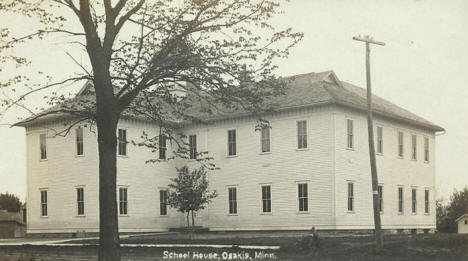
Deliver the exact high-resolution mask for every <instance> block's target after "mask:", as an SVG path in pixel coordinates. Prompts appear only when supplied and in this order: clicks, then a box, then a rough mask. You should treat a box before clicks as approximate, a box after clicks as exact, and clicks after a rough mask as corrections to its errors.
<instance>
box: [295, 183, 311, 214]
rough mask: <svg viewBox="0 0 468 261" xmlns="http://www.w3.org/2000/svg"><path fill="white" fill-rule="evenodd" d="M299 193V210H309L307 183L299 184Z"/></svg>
mask: <svg viewBox="0 0 468 261" xmlns="http://www.w3.org/2000/svg"><path fill="white" fill-rule="evenodd" d="M297 195H298V200H299V212H307V211H309V191H308V188H307V183H299V184H297Z"/></svg>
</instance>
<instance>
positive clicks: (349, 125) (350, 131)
mask: <svg viewBox="0 0 468 261" xmlns="http://www.w3.org/2000/svg"><path fill="white" fill-rule="evenodd" d="M353 125H354V122H353V120H350V119H348V120H346V129H347V136H346V137H347V147H348V149H352V148H354V126H353Z"/></svg>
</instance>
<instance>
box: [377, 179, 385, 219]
mask: <svg viewBox="0 0 468 261" xmlns="http://www.w3.org/2000/svg"><path fill="white" fill-rule="evenodd" d="M377 192H378V195H379V212H380V214H383V213H384V200H383V198H384V197H383V193H384V190H383V184H379V185H378V186H377Z"/></svg>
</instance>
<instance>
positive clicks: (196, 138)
mask: <svg viewBox="0 0 468 261" xmlns="http://www.w3.org/2000/svg"><path fill="white" fill-rule="evenodd" d="M193 135H195V142H196V147H195V148H196V153H195V158H194V159H191V158H190V153H191V148H190V136H193ZM199 137H200V135H199V134H198V132H192V133H189V134H187V144H188V150H189V155H188V159H187V160H189V161H197V159H199V158H198V156H199V155H198V154H199V153H200V150H199V149H198V148H199V142H198V140H199ZM166 147H167V145H166ZM166 156H167V155H166Z"/></svg>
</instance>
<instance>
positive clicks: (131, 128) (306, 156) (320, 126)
mask: <svg viewBox="0 0 468 261" xmlns="http://www.w3.org/2000/svg"><path fill="white" fill-rule="evenodd" d="M290 79H291V80H292V81H291V83H290V84H289V90H288V91H287V92H286V94H285V96H284V97H283V98H282V99H281V103H279V106H278V108H277V109H276V111H275V112H274V113H270V114H266V115H264V117H265V118H266V119H267V120H268V121H269V123H270V125H271V129H264V130H262V131H255V126H256V124H257V123H256V121H255V118H253V117H252V116H249V115H246V114H231V115H213V116H210V118H209V119H207V121H206V123H203V124H201V123H197V124H188V125H184V127H182V129H181V130H180V131H182V132H183V133H185V134H186V135H187V137H189V139H190V144H191V146H192V149H193V150H196V151H208V152H209V153H210V156H212V157H214V163H215V164H216V166H217V167H219V168H220V170H217V171H210V172H209V181H210V187H211V189H212V190H216V191H217V192H218V194H219V196H218V197H217V198H215V199H214V200H213V202H212V203H211V204H210V205H209V206H208V208H207V209H206V210H204V211H202V212H200V213H198V216H197V221H198V224H199V225H203V226H205V227H209V228H210V229H211V230H306V229H307V230H308V229H310V228H311V227H313V226H315V227H316V228H317V229H319V230H320V229H323V230H343V229H346V230H347V229H372V228H373V216H372V200H371V199H372V196H371V195H372V193H371V175H370V164H369V151H368V141H367V122H366V115H365V108H366V107H365V106H366V99H365V89H362V88H360V87H356V86H354V85H351V84H349V83H346V82H343V81H340V80H339V79H338V78H337V77H336V75H335V74H334V73H333V72H332V71H328V72H322V73H309V74H303V75H297V76H293V77H291V78H290ZM374 109H375V112H374V115H375V138H376V143H375V144H376V152H377V156H376V157H377V168H378V178H379V183H380V184H379V195H380V209H381V217H382V225H383V228H384V229H392V230H395V229H420V230H422V229H426V230H433V229H435V226H436V214H435V211H436V207H435V198H436V195H435V166H434V164H435V154H434V149H435V146H436V144H435V138H436V136H435V134H436V133H437V132H441V131H443V130H444V129H443V128H441V127H439V126H437V125H435V124H433V123H431V122H429V121H427V120H425V119H423V118H421V117H419V116H417V115H415V114H413V113H411V112H408V111H407V110H405V109H403V108H400V107H398V106H396V105H394V104H392V103H390V102H388V101H386V100H384V99H382V98H379V97H376V96H374ZM18 125H20V126H23V127H25V128H26V142H27V203H28V204H27V208H28V209H27V215H28V217H27V223H28V224H27V232H28V233H76V232H77V231H79V232H82V231H85V232H97V231H98V229H99V223H98V222H99V218H98V215H99V211H98V182H99V181H98V176H99V175H98V151H97V141H96V139H97V137H96V133H95V132H93V131H90V129H89V127H88V128H84V127H77V128H76V129H74V130H72V132H70V134H69V135H68V136H66V137H60V136H55V135H54V134H55V133H56V132H57V131H60V130H62V129H63V122H62V120H61V118H56V117H47V118H45V119H38V120H35V121H30V122H22V123H19V124H18ZM118 128H119V131H118V135H119V137H120V139H122V140H127V141H131V140H135V141H138V140H139V139H140V137H141V134H142V132H143V131H146V132H148V133H153V134H155V133H157V131H158V127H157V126H156V125H155V124H154V123H151V122H149V121H143V120H140V119H132V118H123V119H122V120H121V121H120V123H119V127H118ZM165 147H166V150H165V151H166V153H163V154H165V155H161V157H163V158H164V157H171V142H167V143H166V144H165ZM118 152H119V155H118V159H117V176H118V177H117V180H118V181H117V185H118V193H117V196H118V203H119V226H120V231H122V232H150V231H165V230H168V229H169V228H171V227H181V226H185V219H184V216H183V215H182V214H180V213H178V212H176V211H175V210H173V209H171V208H170V207H169V206H167V205H166V204H165V203H166V200H167V199H166V195H167V194H166V191H167V189H168V184H169V182H170V178H171V177H174V176H175V174H176V171H175V167H176V166H183V165H185V164H188V165H190V166H193V167H198V165H197V163H196V162H195V161H194V160H182V159H175V160H169V161H163V162H160V163H156V164H145V161H147V160H148V159H150V158H154V154H152V153H151V152H150V151H149V149H147V148H145V147H137V146H133V145H131V144H130V143H128V144H126V145H125V143H119V148H118Z"/></svg>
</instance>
